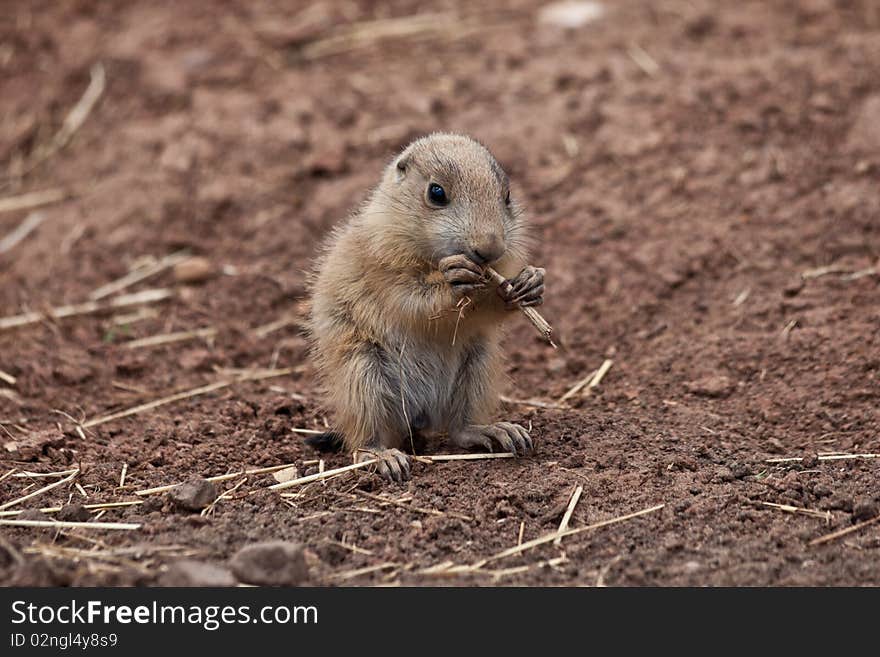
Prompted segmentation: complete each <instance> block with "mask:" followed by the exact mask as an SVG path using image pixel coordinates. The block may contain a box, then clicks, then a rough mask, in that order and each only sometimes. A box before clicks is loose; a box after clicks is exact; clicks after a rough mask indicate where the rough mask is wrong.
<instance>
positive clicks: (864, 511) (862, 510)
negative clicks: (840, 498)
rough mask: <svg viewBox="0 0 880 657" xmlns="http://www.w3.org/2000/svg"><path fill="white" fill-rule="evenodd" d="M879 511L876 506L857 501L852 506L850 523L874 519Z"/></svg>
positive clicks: (867, 501) (865, 501)
mask: <svg viewBox="0 0 880 657" xmlns="http://www.w3.org/2000/svg"><path fill="white" fill-rule="evenodd" d="M878 513H880V510H878V507H877V505H876V504H874V503H873V502H871V501H869V500H858V501H856V503H854V504H853V510H852V521H853V522H864V521H865V520H870V519H871V518H876V517H877V515H878Z"/></svg>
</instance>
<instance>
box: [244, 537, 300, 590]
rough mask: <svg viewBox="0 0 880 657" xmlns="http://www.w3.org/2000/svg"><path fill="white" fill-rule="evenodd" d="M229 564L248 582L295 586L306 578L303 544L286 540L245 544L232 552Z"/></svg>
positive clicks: (264, 584)
mask: <svg viewBox="0 0 880 657" xmlns="http://www.w3.org/2000/svg"><path fill="white" fill-rule="evenodd" d="M229 565H230V567H231V568H232V572H234V573H235V575H236V576H237V577H238V578H239V579H240V580H241V581H242V582H246V583H248V584H259V585H263V586H298V585H300V584H302V583H303V582H305V581H306V580H307V579H308V578H309V569H308V566H307V565H306V558H305V554H304V552H303V547H302V545H300V544H299V543H291V542H288V541H268V542H266V543H253V544H251V545H246V546H244V547H243V548H241V549H240V550H239V551H238V552H236V553H235V555H234V556H233V557H232V559H231V560H230V562H229Z"/></svg>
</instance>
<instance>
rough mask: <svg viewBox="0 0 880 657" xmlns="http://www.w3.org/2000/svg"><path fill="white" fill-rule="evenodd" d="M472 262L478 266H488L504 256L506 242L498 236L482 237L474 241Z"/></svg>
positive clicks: (487, 235) (492, 234) (494, 234)
mask: <svg viewBox="0 0 880 657" xmlns="http://www.w3.org/2000/svg"><path fill="white" fill-rule="evenodd" d="M470 255H471V260H473V261H474V262H476V263H477V264H478V265H488V264H491V263H493V262H495V261H496V260H498V258H500V257H501V256H502V255H504V241H503V240H502V239H501V238H500V237H499V236H498V235H497V234H496V233H489V234H486V235H481V236H480V237H479V238H478V239H476V240H474V241H473V246H472V247H471V253H470Z"/></svg>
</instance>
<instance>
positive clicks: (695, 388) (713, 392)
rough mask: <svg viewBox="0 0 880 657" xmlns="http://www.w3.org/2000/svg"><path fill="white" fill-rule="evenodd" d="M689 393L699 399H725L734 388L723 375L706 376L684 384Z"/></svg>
mask: <svg viewBox="0 0 880 657" xmlns="http://www.w3.org/2000/svg"><path fill="white" fill-rule="evenodd" d="M685 387H686V388H687V389H688V391H689V392H692V393H693V394H695V395H700V396H701V397H726V396H728V395H729V394H730V393H731V392H733V389H734V388H735V387H736V386H735V385H734V383H733V382H732V381H731V380H730V379H729V378H727V377H726V376H724V375H721V374H718V375H712V376H706V377H703V378H702V379H698V380H696V381H690V382H688V383H686V384H685Z"/></svg>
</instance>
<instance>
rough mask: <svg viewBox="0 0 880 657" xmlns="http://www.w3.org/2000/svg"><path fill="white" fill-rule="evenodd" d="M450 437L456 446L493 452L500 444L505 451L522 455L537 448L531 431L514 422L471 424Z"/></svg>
mask: <svg viewBox="0 0 880 657" xmlns="http://www.w3.org/2000/svg"><path fill="white" fill-rule="evenodd" d="M449 437H450V439H451V440H452V442H453V443H454V444H455V445H456V446H458V447H463V448H473V447H482V448H483V449H485V450H488V451H490V452H491V451H493V449H492V448H493V446H494V445H498V446H499V447H501V450H502V451H504V452H510V453H511V454H520V455H526V454H530V453H532V452H533V451H534V450H535V447H534V444H533V443H532V437H531V436H530V435H529V432H528V431H526V430H525V429H523V428H522V427H521V426H519V425H518V424H513V423H512V422H495V423H494V424H470V425H468V426H466V427H464V428H463V429H460V430H458V431H456V432H454V433H451V434H450V436H449Z"/></svg>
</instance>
